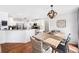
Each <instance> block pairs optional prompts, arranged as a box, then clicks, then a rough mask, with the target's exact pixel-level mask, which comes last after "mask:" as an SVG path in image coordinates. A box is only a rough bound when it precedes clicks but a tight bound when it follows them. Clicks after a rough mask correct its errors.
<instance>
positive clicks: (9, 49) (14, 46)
mask: <svg viewBox="0 0 79 59" xmlns="http://www.w3.org/2000/svg"><path fill="white" fill-rule="evenodd" d="M1 51H2V53H31V52H32V44H31V42H28V43H5V44H2V45H1Z"/></svg>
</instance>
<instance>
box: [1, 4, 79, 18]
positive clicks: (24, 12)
mask: <svg viewBox="0 0 79 59" xmlns="http://www.w3.org/2000/svg"><path fill="white" fill-rule="evenodd" d="M78 7H79V5H54V7H53V9H54V10H55V11H56V12H57V13H58V15H60V14H66V13H70V12H75V11H76V10H77V9H78ZM49 10H50V6H49V5H0V12H8V13H9V16H13V17H16V16H18V17H21V16H22V17H31V18H32V17H33V18H34V17H36V18H38V17H40V18H42V17H46V16H47V13H48V11H49Z"/></svg>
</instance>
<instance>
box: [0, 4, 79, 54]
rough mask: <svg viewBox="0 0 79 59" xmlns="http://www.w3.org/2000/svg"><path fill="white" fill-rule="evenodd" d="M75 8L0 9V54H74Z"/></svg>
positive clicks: (78, 27)
mask: <svg viewBox="0 0 79 59" xmlns="http://www.w3.org/2000/svg"><path fill="white" fill-rule="evenodd" d="M78 52H79V5H0V53H78Z"/></svg>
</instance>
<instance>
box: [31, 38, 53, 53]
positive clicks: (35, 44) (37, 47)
mask: <svg viewBox="0 0 79 59" xmlns="http://www.w3.org/2000/svg"><path fill="white" fill-rule="evenodd" d="M31 42H32V49H33V53H52V48H51V47H50V46H49V45H47V44H45V43H43V42H42V41H39V40H36V39H35V38H33V37H31Z"/></svg>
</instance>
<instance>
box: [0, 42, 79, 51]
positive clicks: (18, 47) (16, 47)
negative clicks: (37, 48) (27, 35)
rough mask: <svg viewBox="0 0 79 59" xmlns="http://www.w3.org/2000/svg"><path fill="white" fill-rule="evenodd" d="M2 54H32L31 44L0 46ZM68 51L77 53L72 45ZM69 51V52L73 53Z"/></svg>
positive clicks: (76, 49)
mask: <svg viewBox="0 0 79 59" xmlns="http://www.w3.org/2000/svg"><path fill="white" fill-rule="evenodd" d="M0 46H1V52H2V53H32V43H31V42H28V43H5V44H1V45H0ZM69 48H70V50H73V51H75V52H78V50H79V49H78V48H76V47H74V46H73V45H69ZM73 51H71V52H73ZM71 52H70V53H71Z"/></svg>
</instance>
